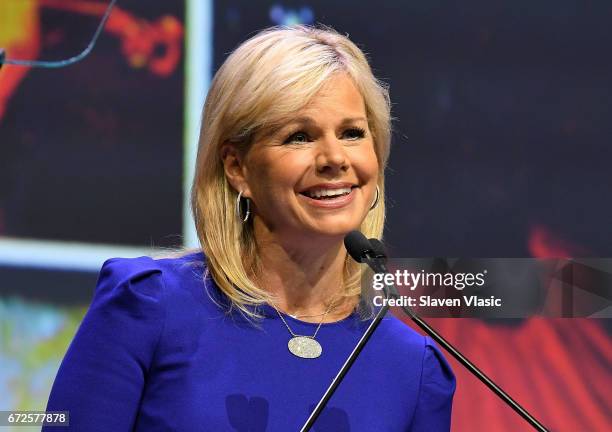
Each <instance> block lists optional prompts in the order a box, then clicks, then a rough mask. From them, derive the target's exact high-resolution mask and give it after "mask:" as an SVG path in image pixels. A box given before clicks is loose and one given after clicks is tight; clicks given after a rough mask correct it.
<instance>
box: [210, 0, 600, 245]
mask: <svg viewBox="0 0 612 432" xmlns="http://www.w3.org/2000/svg"><path fill="white" fill-rule="evenodd" d="M215 5H216V7H215V23H216V24H215V34H214V41H215V44H214V47H215V48H214V53H215V54H214V65H215V70H216V69H217V68H218V67H219V66H220V64H221V63H222V62H223V60H224V59H225V58H226V57H227V54H228V53H229V52H231V50H232V49H234V48H235V47H236V46H237V45H239V44H240V43H241V42H242V41H244V40H245V39H246V38H248V37H249V36H252V35H253V34H255V33H256V31H257V30H260V29H262V28H264V27H267V26H269V25H273V24H281V23H288V22H289V21H290V20H291V19H294V18H295V17H300V16H302V17H303V16H308V14H305V15H304V9H305V8H309V11H310V14H311V16H312V22H321V23H324V24H327V25H331V26H332V27H334V28H336V29H337V30H338V31H339V32H341V33H343V34H349V36H350V38H351V39H352V40H353V41H354V42H355V43H357V44H358V45H359V46H360V47H361V48H362V49H363V50H364V51H365V52H366V53H368V56H369V58H370V60H371V64H372V66H373V69H374V71H375V73H376V75H377V76H378V77H379V78H381V79H383V80H384V81H386V82H387V83H389V84H390V90H391V97H392V101H393V115H394V117H395V118H396V119H397V120H396V121H395V123H394V131H395V132H394V138H393V147H392V155H391V163H390V169H389V172H388V176H387V179H388V202H389V211H388V224H387V231H386V236H387V242H388V243H389V245H390V247H391V249H392V251H393V253H394V254H395V255H396V256H400V255H401V256H483V257H484V256H491V257H499V256H531V255H537V254H538V253H541V248H539V249H538V248H534V247H533V246H530V244H532V243H533V241H534V238H535V236H536V235H537V233H538V232H540V231H541V230H545V231H546V232H547V233H548V235H547V237H546V238H547V242H548V243H549V247H548V248H547V250H548V251H549V252H551V253H555V251H556V253H560V252H562V251H561V249H559V247H558V245H559V244H562V245H564V249H563V250H564V251H567V252H568V253H570V254H572V253H573V254H575V255H577V254H586V255H595V256H597V255H600V256H609V255H610V254H612V234H611V232H610V228H609V226H610V222H611V221H612V204H611V202H610V200H609V199H608V198H607V196H608V190H609V189H610V185H611V184H612V174H611V173H610V160H612V151H611V150H610V146H609V143H608V142H609V139H610V136H612V122H610V121H609V120H608V119H610V118H612V104H610V103H609V101H610V100H611V96H612V85H611V84H612V78H611V77H612V59H611V58H610V56H608V55H606V54H605V53H606V51H607V47H609V46H610V45H611V44H612V32H610V31H609V23H610V22H612V5H610V3H609V2H605V1H593V2H581V1H570V0H563V1H555V2H552V1H548V2H536V3H533V2H530V1H525V0H521V1H514V2H490V1H470V2H450V1H435V2H431V1H412V2H396V1H377V2H352V3H346V2H325V1H309V2H308V3H307V4H304V3H302V2H297V1H295V2H292V1H287V2H283V3H282V6H279V4H278V3H276V2H272V1H269V2H246V1H218V2H216V3H215ZM275 6H276V7H277V8H278V7H280V9H281V13H280V14H279V13H278V10H277V11H276V13H273V10H274V7H275ZM279 17H280V20H279ZM282 19H284V20H285V21H284V22H283V21H282ZM539 251H540V252H539Z"/></svg>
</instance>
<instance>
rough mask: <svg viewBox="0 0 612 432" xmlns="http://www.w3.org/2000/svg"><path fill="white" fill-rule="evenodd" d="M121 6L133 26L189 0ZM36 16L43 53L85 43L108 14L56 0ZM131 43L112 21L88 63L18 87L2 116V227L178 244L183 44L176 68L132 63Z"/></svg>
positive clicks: (72, 237)
mask: <svg viewBox="0 0 612 432" xmlns="http://www.w3.org/2000/svg"><path fill="white" fill-rule="evenodd" d="M120 10H121V11H123V12H125V13H128V14H129V15H130V16H131V17H132V20H129V22H130V23H131V24H132V25H133V24H135V23H137V22H138V20H146V22H147V23H148V24H149V25H154V24H156V22H157V20H158V19H160V18H161V17H162V16H163V15H172V16H174V17H176V18H177V19H178V20H179V21H180V22H181V23H183V22H184V18H183V15H184V5H183V4H182V2H170V3H168V2H163V1H147V2H140V1H135V0H126V1H121V2H118V3H117V6H116V8H115V11H114V12H113V13H119V12H120ZM39 14H40V32H41V36H40V41H41V51H40V54H39V58H40V59H45V60H58V59H63V58H67V57H71V56H73V55H75V54H76V53H78V52H80V51H81V50H82V49H83V48H84V47H85V46H86V45H87V44H88V43H89V40H90V39H91V37H92V36H93V33H94V30H95V28H96V26H97V24H98V22H99V21H100V17H99V16H88V15H83V14H79V13H76V12H71V11H66V10H57V9H54V8H49V7H40V9H39ZM126 22H128V21H126ZM136 42H137V43H140V42H142V39H140V41H139V40H138V39H136ZM125 43H126V39H124V38H122V37H118V36H117V35H116V34H112V33H111V32H108V31H104V32H103V33H102V34H101V35H100V38H99V39H98V42H97V44H96V46H95V49H94V50H93V51H92V53H91V55H89V56H88V57H86V58H85V59H84V60H83V61H81V62H79V63H76V64H74V65H72V66H69V67H66V68H61V69H57V70H50V69H31V70H30V71H29V72H28V74H27V76H26V77H25V78H24V79H23V81H22V82H21V83H20V85H19V87H18V88H17V89H16V91H15V93H14V94H13V96H12V98H11V99H10V102H9V104H8V107H7V111H6V113H5V116H4V118H3V119H2V120H1V121H0V142H1V145H0V159H1V160H2V162H1V163H0V167H1V168H2V169H1V170H0V210H1V214H2V216H3V217H2V220H3V223H2V224H0V235H6V236H10V237H23V238H36V239H49V240H68V241H81V242H86V243H111V244H121V245H138V246H150V245H152V244H153V245H156V246H168V245H173V244H175V243H176V239H175V238H173V237H172V236H170V237H167V236H169V235H173V234H180V233H181V232H182V174H183V163H182V160H183V83H184V77H183V75H184V73H183V59H184V49H183V48H182V45H183V43H182V42H181V60H180V62H179V64H178V65H177V67H176V68H175V69H174V71H173V72H172V74H170V75H169V76H160V75H157V74H155V73H153V72H152V71H151V70H150V69H149V68H148V66H147V64H146V63H145V65H144V66H143V67H137V66H134V65H133V64H131V63H130V61H128V57H127V55H125V54H124V48H125V47H124V44H125ZM155 49H156V50H164V47H163V46H162V45H161V44H159V45H158V46H157V47H156V48H155ZM157 54H158V55H162V54H163V52H158V53H157ZM7 67H8V66H7ZM3 72H4V71H3ZM0 73H1V72H0Z"/></svg>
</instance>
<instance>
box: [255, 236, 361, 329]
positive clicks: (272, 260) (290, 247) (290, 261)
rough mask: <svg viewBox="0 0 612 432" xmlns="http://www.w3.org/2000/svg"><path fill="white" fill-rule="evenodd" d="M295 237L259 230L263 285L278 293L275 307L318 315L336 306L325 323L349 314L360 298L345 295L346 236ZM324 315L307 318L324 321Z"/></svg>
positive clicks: (293, 313)
mask: <svg viewBox="0 0 612 432" xmlns="http://www.w3.org/2000/svg"><path fill="white" fill-rule="evenodd" d="M308 237H309V239H305V238H302V239H291V240H288V239H287V238H286V236H277V235H275V234H274V233H272V232H270V231H267V230H262V229H259V230H258V229H256V230H255V238H256V240H257V247H258V251H259V258H260V263H261V269H262V272H261V273H262V274H261V275H258V277H257V278H256V280H257V282H258V284H259V286H260V287H262V288H263V289H265V290H266V291H268V292H270V293H272V294H274V296H275V297H276V303H275V306H276V307H277V308H278V309H279V310H280V311H282V312H286V313H289V314H292V315H316V314H321V313H323V312H325V311H326V310H327V309H328V308H329V307H330V304H331V302H333V305H332V309H331V310H330V312H329V313H328V314H327V315H326V316H325V317H324V318H323V322H331V321H336V320H338V319H341V318H344V317H346V316H347V315H348V314H349V313H350V311H351V310H352V308H353V306H354V304H355V302H356V299H347V298H343V297H342V296H341V294H342V292H343V289H344V286H343V272H344V263H345V260H346V250H345V248H344V245H343V239H342V238H313V237H312V236H308ZM321 319H322V316H315V317H304V321H312V322H320V321H321Z"/></svg>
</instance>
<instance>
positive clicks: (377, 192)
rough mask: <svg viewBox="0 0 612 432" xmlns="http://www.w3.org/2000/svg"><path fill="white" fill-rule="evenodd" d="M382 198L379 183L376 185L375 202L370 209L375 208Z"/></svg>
mask: <svg viewBox="0 0 612 432" xmlns="http://www.w3.org/2000/svg"><path fill="white" fill-rule="evenodd" d="M379 198H380V190H379V189H378V185H376V198H374V202H373V203H372V205H371V206H370V210H374V209H375V208H376V206H377V205H378V200H379Z"/></svg>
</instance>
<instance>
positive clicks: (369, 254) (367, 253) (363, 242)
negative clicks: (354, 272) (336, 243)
mask: <svg viewBox="0 0 612 432" xmlns="http://www.w3.org/2000/svg"><path fill="white" fill-rule="evenodd" d="M344 247H345V248H346V250H347V252H348V253H349V255H350V256H351V258H353V259H354V260H355V261H357V262H358V263H363V262H365V261H366V260H367V259H371V258H373V257H374V256H375V252H374V250H373V249H372V245H371V244H370V242H369V241H368V239H367V238H365V236H364V235H363V234H361V232H359V231H351V232H350V233H348V234H347V235H346V236H345V237H344Z"/></svg>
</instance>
